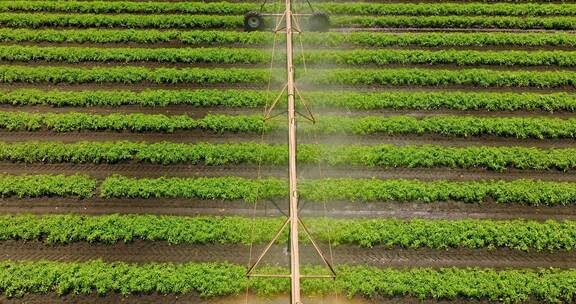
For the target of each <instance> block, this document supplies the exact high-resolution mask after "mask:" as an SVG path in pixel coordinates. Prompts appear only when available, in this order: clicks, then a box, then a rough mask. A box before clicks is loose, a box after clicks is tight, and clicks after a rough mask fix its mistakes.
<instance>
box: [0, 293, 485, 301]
mask: <svg viewBox="0 0 576 304" xmlns="http://www.w3.org/2000/svg"><path fill="white" fill-rule="evenodd" d="M302 299H303V300H304V301H305V303H307V304H326V303H330V304H370V303H386V304H406V303H408V304H412V303H413V304H426V303H429V304H440V303H442V304H452V303H458V304H470V303H482V304H489V303H490V302H488V301H477V300H472V301H468V300H451V301H424V300H417V299H415V298H408V297H403V298H393V299H377V300H373V301H370V300H367V299H364V298H360V297H355V298H353V299H349V298H348V297H346V295H338V296H336V295H329V296H318V295H316V296H303V297H302ZM289 302H290V299H289V297H288V296H287V295H284V296H267V297H261V296H256V295H253V294H248V295H245V294H244V293H242V294H241V295H236V296H231V297H221V298H214V299H204V298H200V297H199V296H198V295H196V294H184V295H173V294H170V295H161V294H142V295H130V296H123V295H120V294H117V293H112V294H107V295H106V296H98V295H97V294H91V295H65V296H58V295H56V294H55V293H48V294H41V295H35V294H33V295H25V296H24V297H23V298H6V297H4V296H0V303H3V304H4V303H6V304H14V303H27V304H61V303H74V304H93V303H106V304H107V303H113V304H117V303H123V304H158V303H170V304H200V303H202V304H246V303H250V304H285V303H289Z"/></svg>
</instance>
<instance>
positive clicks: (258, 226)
mask: <svg viewBox="0 0 576 304" xmlns="http://www.w3.org/2000/svg"><path fill="white" fill-rule="evenodd" d="M283 220H284V219H283V218H256V219H250V218H245V217H211V216H197V217H179V216H154V215H103V216H83V215H44V216H35V215H1V216H0V240H12V239H21V240H44V241H45V242H48V243H68V242H76V241H88V242H105V243H114V242H119V241H124V242H128V241H132V240H135V239H141V240H148V241H159V240H165V241H168V242H170V243H174V244H177V243H193V244H213V243H230V244H249V243H250V242H251V241H253V242H256V243H263V242H266V241H268V240H270V239H271V238H272V237H273V235H274V234H275V233H276V228H279V227H280V226H281V225H282V223H283ZM305 222H306V225H307V226H308V228H309V229H310V231H311V233H312V234H313V235H314V236H315V238H317V239H318V240H320V241H327V240H328V238H330V239H331V240H332V241H333V242H334V244H335V245H341V244H354V245H359V246H363V247H371V246H385V247H409V248H421V247H429V248H448V247H464V248H500V247H505V248H510V249H515V250H572V249H574V248H575V247H576V232H575V231H576V222H573V221H563V222H557V221H551V220H549V221H546V222H535V221H525V220H508V221H493V220H471V219H466V220H424V219H411V220H398V219H361V220H359V219H355V220H344V219H307V220H306V221H305ZM253 230H254V233H252V231H253ZM287 237H288V233H285V234H283V235H282V236H281V237H280V239H279V242H284V241H286V239H287ZM303 240H304V239H303Z"/></svg>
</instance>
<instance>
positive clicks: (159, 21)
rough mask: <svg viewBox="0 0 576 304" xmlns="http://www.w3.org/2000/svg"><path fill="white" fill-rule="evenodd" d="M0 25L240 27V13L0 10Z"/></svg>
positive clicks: (165, 27)
mask: <svg viewBox="0 0 576 304" xmlns="http://www.w3.org/2000/svg"><path fill="white" fill-rule="evenodd" d="M0 25H3V26H7V27H32V28H39V27H45V26H66V27H81V28H88V27H104V28H110V27H122V28H160V29H169V28H199V29H207V28H229V29H233V28H240V27H242V25H243V17H242V16H217V15H133V14H114V15H99V14H58V13H0Z"/></svg>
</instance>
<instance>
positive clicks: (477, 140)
mask: <svg viewBox="0 0 576 304" xmlns="http://www.w3.org/2000/svg"><path fill="white" fill-rule="evenodd" d="M0 139H1V140H2V141H3V142H23V141H57V142H64V143H75V142H80V141H91V142H99V141H135V142H150V143H153V142H165V141H169V142H176V143H203V142H209V143H220V144H224V143H234V142H236V143H238V142H260V139H261V135H260V134H257V133H255V132H254V133H234V132H225V133H215V132H211V131H203V130H184V131H182V130H178V131H174V132H172V133H159V132H130V131H77V132H52V131H31V132H28V131H6V130H0ZM299 139H300V140H299V142H300V143H302V144H316V143H317V144H339V145H341V144H362V145H378V144H391V145H396V146H405V145H424V144H432V145H441V146H450V147H468V146H496V147H500V146H520V147H537V148H573V147H574V145H575V142H574V139H571V138H563V139H546V140H542V139H533V138H531V139H519V138H513V137H497V136H474V137H450V136H442V135H429V134H423V135H378V134H374V135H367V136H357V135H349V136H346V135H334V136H331V135H317V136H313V135H306V136H300V138H299ZM264 142H265V143H270V144H285V143H286V134H285V133H284V132H270V133H268V134H267V135H266V137H265V140H264ZM0 169H1V168H0Z"/></svg>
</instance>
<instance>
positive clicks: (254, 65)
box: [0, 60, 576, 71]
mask: <svg viewBox="0 0 576 304" xmlns="http://www.w3.org/2000/svg"><path fill="white" fill-rule="evenodd" d="M12 64H18V65H20V66H24V67H26V66H32V67H69V68H77V67H82V68H95V67H99V68H111V67H145V68H151V69H157V68H176V69H181V68H242V69H248V68H261V69H262V68H267V67H269V66H270V65H269V64H262V63H205V62H155V61H130V62H121V61H108V62H98V61H83V62H57V61H43V60H34V61H29V60H27V61H16V60H15V61H5V60H0V65H12ZM277 66H279V64H278V65H277ZM307 66H308V68H312V69H314V68H318V67H319V68H324V69H325V68H346V67H348V68H364V69H366V68H368V69H428V70H450V71H459V70H465V69H472V68H474V69H489V70H494V71H576V67H560V66H557V65H536V66H522V65H485V64H483V65H457V64H400V63H389V64H363V65H347V64H310V63H309V64H307Z"/></svg>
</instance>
